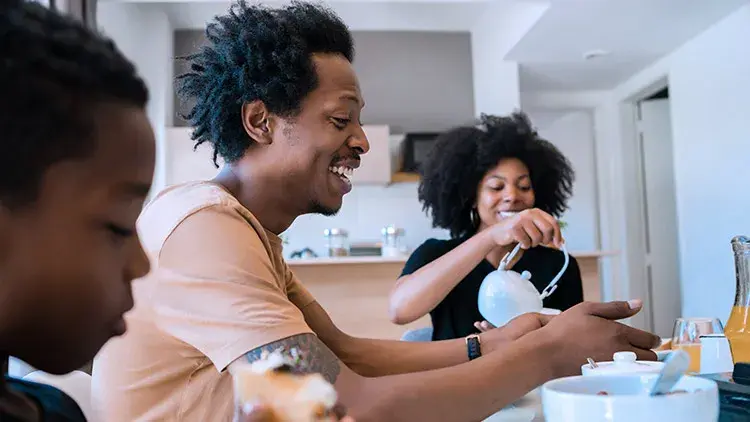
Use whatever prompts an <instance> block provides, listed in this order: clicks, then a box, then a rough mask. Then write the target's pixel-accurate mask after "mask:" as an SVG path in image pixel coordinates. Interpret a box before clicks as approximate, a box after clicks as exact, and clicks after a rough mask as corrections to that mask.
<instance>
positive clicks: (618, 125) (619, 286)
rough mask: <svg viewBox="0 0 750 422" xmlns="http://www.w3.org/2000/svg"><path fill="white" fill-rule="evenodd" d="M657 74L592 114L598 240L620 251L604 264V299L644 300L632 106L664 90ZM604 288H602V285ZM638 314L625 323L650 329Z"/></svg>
mask: <svg viewBox="0 0 750 422" xmlns="http://www.w3.org/2000/svg"><path fill="white" fill-rule="evenodd" d="M668 82H669V81H668V79H667V76H658V77H657V78H656V79H654V80H652V81H651V82H650V83H646V84H644V85H643V86H641V87H640V88H639V89H635V90H634V92H632V93H631V94H630V95H627V96H625V97H624V98H622V97H620V98H616V97H614V94H612V95H613V96H612V97H610V98H608V100H607V101H605V103H603V104H602V105H601V106H600V107H599V108H598V109H597V111H596V122H597V126H598V127H597V130H596V135H597V136H596V137H597V142H600V143H601V148H598V149H597V166H598V168H599V176H600V185H601V190H600V196H599V198H600V207H599V208H600V211H601V231H600V233H601V239H602V247H603V248H604V249H608V248H609V249H615V250H619V251H620V255H619V256H618V258H619V259H615V260H612V262H610V263H608V268H603V269H602V271H603V272H609V274H610V276H609V278H610V279H611V280H612V284H611V285H610V286H609V287H610V288H611V290H610V291H609V292H606V293H607V294H605V296H604V297H605V298H608V299H616V300H627V299H634V298H639V299H643V300H644V301H646V302H647V301H649V297H648V296H649V292H648V286H647V282H646V267H645V254H646V246H645V242H646V240H645V236H644V235H643V228H644V227H645V216H644V214H643V209H644V208H643V200H642V198H643V195H642V187H643V182H642V180H641V172H640V165H641V163H640V157H639V153H638V146H637V145H638V143H637V142H638V130H637V123H636V121H637V107H638V106H637V103H638V101H640V100H643V99H645V98H647V97H650V96H651V95H653V94H655V93H657V92H658V91H660V90H661V89H663V88H664V87H666V86H668V85H669V83H668ZM604 287H605V289H606V287H607V286H604ZM647 310H648V309H646V312H640V313H639V314H638V315H636V316H634V317H633V318H631V319H630V320H629V321H628V322H629V323H630V324H631V325H633V326H635V327H638V328H643V329H648V328H650V326H651V313H650V312H648V311H647Z"/></svg>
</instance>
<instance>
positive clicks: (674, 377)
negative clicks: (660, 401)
mask: <svg viewBox="0 0 750 422" xmlns="http://www.w3.org/2000/svg"><path fill="white" fill-rule="evenodd" d="M689 366H690V356H689V355H688V354H687V353H686V352H685V351H684V350H675V351H673V352H672V353H671V354H670V355H669V356H668V357H667V358H666V359H665V360H664V368H662V370H661V372H659V377H658V378H656V382H655V383H654V386H653V387H652V388H651V393H649V395H651V396H659V395H662V394H667V393H669V392H671V391H672V387H674V385H675V384H677V381H679V380H680V378H682V376H683V375H684V374H685V372H686V371H687V369H688V367H689Z"/></svg>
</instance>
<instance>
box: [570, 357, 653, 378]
mask: <svg viewBox="0 0 750 422" xmlns="http://www.w3.org/2000/svg"><path fill="white" fill-rule="evenodd" d="M636 358H637V357H636V354H635V353H633V352H617V353H615V354H614V355H613V356H612V362H597V363H596V364H597V367H596V368H591V367H590V365H589V364H586V365H583V368H584V371H583V372H584V375H585V373H588V374H597V375H614V374H627V373H642V372H659V371H660V370H661V368H662V366H664V363H662V362H649V361H637V360H636Z"/></svg>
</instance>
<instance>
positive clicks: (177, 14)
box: [134, 0, 486, 31]
mask: <svg viewBox="0 0 750 422" xmlns="http://www.w3.org/2000/svg"><path fill="white" fill-rule="evenodd" d="M250 1H253V0H250ZM134 2H138V3H148V6H150V7H156V8H159V9H162V10H164V11H165V12H166V14H167V16H168V17H169V20H170V22H171V23H172V26H173V27H174V28H175V29H195V28H203V27H204V26H205V25H206V22H208V21H209V20H211V19H212V18H213V17H214V16H216V15H219V14H224V13H225V12H226V11H227V8H228V7H229V4H230V2H229V1H225V0H221V1H219V0H216V1H211V0H209V1H206V0H203V1H189V0H188V1H181V2H178V1H173V2H163V1H162V2H158V1H154V2H151V1H148V0H145V1H144V0H138V1H134ZM263 3H265V4H273V3H280V1H278V0H276V1H274V0H271V1H263ZM325 3H326V4H327V5H328V6H329V7H331V8H332V9H333V10H334V11H335V12H336V13H337V14H338V15H339V16H340V17H341V18H342V19H343V20H344V22H346V24H347V25H348V26H349V28H350V29H352V30H354V31H470V30H471V28H472V26H473V24H474V22H475V20H476V16H477V15H479V13H480V12H481V10H483V9H484V7H485V6H486V3H485V1H483V0H482V1H476V0H411V1H399V0H395V1H394V0H391V1H368V0H337V1H334V2H330V1H327V2H325ZM428 11H429V13H428Z"/></svg>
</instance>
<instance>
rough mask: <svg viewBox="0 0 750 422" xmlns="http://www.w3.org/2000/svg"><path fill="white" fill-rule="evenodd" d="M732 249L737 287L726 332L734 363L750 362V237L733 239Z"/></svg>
mask: <svg viewBox="0 0 750 422" xmlns="http://www.w3.org/2000/svg"><path fill="white" fill-rule="evenodd" d="M732 250H733V251H734V269H735V273H736V275H737V287H736V291H735V295H734V306H732V312H731V313H730V314H729V320H728V321H727V326H726V327H725V328H724V333H725V334H726V336H727V340H729V347H730V348H731V349H732V359H733V360H734V363H737V362H750V238H748V237H747V236H736V237H735V238H734V239H732Z"/></svg>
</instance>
